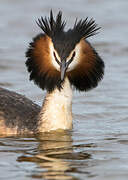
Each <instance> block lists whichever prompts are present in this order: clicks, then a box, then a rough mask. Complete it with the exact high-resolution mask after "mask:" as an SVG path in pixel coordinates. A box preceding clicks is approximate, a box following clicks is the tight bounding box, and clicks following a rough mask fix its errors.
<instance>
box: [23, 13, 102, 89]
mask: <svg viewBox="0 0 128 180" xmlns="http://www.w3.org/2000/svg"><path fill="white" fill-rule="evenodd" d="M37 24H38V26H39V27H40V28H41V29H42V31H43V33H41V34H39V35H37V36H36V37H35V38H33V42H31V43H30V45H29V48H28V50H27V52H26V57H27V61H26V66H27V68H28V71H29V72H30V80H33V81H34V82H35V83H36V84H37V85H38V86H39V87H40V88H42V89H46V90H47V91H52V90H54V89H55V88H58V89H61V88H62V83H63V82H64V79H65V77H68V79H69V81H70V83H71V85H73V86H74V87H75V88H76V89H78V90H80V91H86V90H89V89H91V88H94V87H96V86H97V84H98V82H99V81H100V80H101V79H102V77H103V73H104V63H103V61H102V59H101V58H100V56H99V55H98V54H97V52H96V51H95V50H94V49H93V48H92V46H91V45H90V43H89V42H88V41H87V38H88V37H90V36H93V35H95V34H96V33H97V31H98V30H99V29H100V28H99V27H97V24H95V21H94V20H93V19H90V20H88V18H86V19H85V20H79V21H77V20H76V21H75V24H74V26H73V28H72V29H69V30H68V31H64V28H65V25H66V22H65V21H62V13H61V12H59V13H58V14H57V16H56V18H54V17H53V13H52V11H51V12H50V17H49V18H46V17H45V18H43V17H41V18H40V19H38V21H37Z"/></svg>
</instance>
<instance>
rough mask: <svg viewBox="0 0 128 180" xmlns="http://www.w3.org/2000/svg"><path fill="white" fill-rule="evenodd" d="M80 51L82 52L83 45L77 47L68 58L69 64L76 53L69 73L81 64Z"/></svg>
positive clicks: (69, 67)
mask: <svg viewBox="0 0 128 180" xmlns="http://www.w3.org/2000/svg"><path fill="white" fill-rule="evenodd" d="M80 50H81V45H80V43H79V44H77V45H76V47H75V49H74V50H73V51H72V53H71V54H70V56H69V57H68V58H67V62H68V61H69V60H70V59H71V57H72V55H73V52H75V56H74V58H73V61H72V62H71V63H70V64H69V66H68V69H67V71H68V72H69V71H71V70H73V69H74V68H75V67H76V66H77V65H78V64H79V62H80Z"/></svg>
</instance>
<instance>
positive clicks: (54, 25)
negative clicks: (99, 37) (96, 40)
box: [36, 10, 100, 41]
mask: <svg viewBox="0 0 128 180" xmlns="http://www.w3.org/2000/svg"><path fill="white" fill-rule="evenodd" d="M36 23H37V25H38V26H39V27H40V28H41V29H42V30H43V32H44V33H45V34H47V35H48V36H50V37H51V38H53V37H54V36H56V35H58V34H59V33H60V32H63V31H64V28H65V25H66V21H62V12H61V11H59V13H58V14H57V16H56V19H55V18H54V17H53V13H52V10H51V12H50V17H49V18H47V17H44V18H43V17H41V18H40V19H38V21H36ZM99 29H100V27H98V26H97V24H96V23H95V20H93V19H90V20H88V17H87V18H86V19H85V20H82V19H81V20H79V21H77V19H76V21H75V24H74V27H73V28H72V29H71V30H72V34H73V33H74V36H75V35H76V37H77V41H80V39H81V38H85V39H86V38H88V37H91V36H94V35H95V34H97V31H98V30H99Z"/></svg>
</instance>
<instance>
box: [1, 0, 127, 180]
mask: <svg viewBox="0 0 128 180" xmlns="http://www.w3.org/2000/svg"><path fill="white" fill-rule="evenodd" d="M51 8H52V9H53V11H54V12H55V14H56V13H57V12H58V11H59V10H62V11H63V16H64V18H65V19H66V20H67V27H70V26H72V25H73V23H74V21H75V18H76V17H78V18H86V17H87V16H88V17H90V18H91V17H93V18H94V19H95V20H96V22H97V23H98V24H99V25H100V26H101V27H102V29H101V30H100V33H99V34H98V35H96V36H95V37H92V38H90V42H91V43H92V44H93V46H94V47H95V48H96V50H97V51H98V52H99V54H100V56H101V57H102V58H103V60H104V61H105V65H106V68H105V76H104V79H103V81H102V82H101V83H100V84H99V86H98V87H97V88H96V89H93V90H91V91H90V92H86V93H79V92H74V98H73V115H74V118H73V123H74V128H73V131H72V132H65V133H64V132H63V133H54V134H52V133H49V134H46V135H42V136H30V137H28V136H17V137H1V138H0V179H1V180H6V179H10V180H14V179H15V180H30V179H33V180H38V179H44V180H45V179H46V180H47V179H48V180H49V179H50V180H57V179H58V180H61V179H62V180H67V179H73V180H85V179H87V180H127V179H128V1H127V0H113V1H112V0H107V1H106V0H68V1H60V0H54V1H52V0H47V1H43V0H37V1H34V0H31V1H30V0H27V1H26V0H22V1H21V0H20V1H17V0H1V1H0V86H2V87H4V88H7V89H10V90H14V91H16V92H18V93H21V94H24V95H26V96H27V97H29V98H30V99H32V100H33V101H34V102H36V103H37V104H40V105H41V104H42V101H43V97H44V94H45V92H43V91H41V90H40V89H39V88H38V87H36V86H35V85H34V84H33V83H32V82H29V80H28V73H27V71H26V67H25V64H24V62H25V55H24V54H25V51H26V48H27V46H28V43H29V42H30V41H31V39H32V37H33V36H35V35H36V34H37V33H39V32H40V29H39V28H38V27H37V25H36V23H35V20H36V19H37V18H38V17H40V16H45V15H46V16H47V15H48V14H49V11H50V9H51Z"/></svg>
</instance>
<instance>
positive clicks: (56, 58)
mask: <svg viewBox="0 0 128 180" xmlns="http://www.w3.org/2000/svg"><path fill="white" fill-rule="evenodd" d="M53 54H54V57H55V60H56V62H57V63H58V64H59V65H60V61H59V60H58V59H57V57H56V53H55V52H53Z"/></svg>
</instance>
